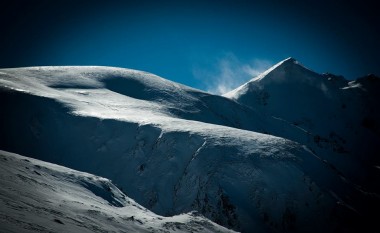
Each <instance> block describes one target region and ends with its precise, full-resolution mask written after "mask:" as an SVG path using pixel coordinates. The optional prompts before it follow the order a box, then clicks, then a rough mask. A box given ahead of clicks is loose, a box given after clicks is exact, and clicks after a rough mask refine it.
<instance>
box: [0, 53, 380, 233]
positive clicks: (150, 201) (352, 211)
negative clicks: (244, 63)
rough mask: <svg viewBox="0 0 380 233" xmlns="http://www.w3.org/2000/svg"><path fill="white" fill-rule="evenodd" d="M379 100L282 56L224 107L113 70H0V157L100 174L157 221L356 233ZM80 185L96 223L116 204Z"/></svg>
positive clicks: (370, 219) (368, 184)
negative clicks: (98, 207) (96, 212)
mask: <svg viewBox="0 0 380 233" xmlns="http://www.w3.org/2000/svg"><path fill="white" fill-rule="evenodd" d="M378 90H379V79H378V78H377V77H373V76H368V77H364V78H362V79H358V80H356V81H353V82H347V81H346V80H345V79H344V78H343V77H339V76H334V75H331V74H325V75H320V74H317V73H315V72H313V71H311V70H308V69H307V68H305V67H303V66H302V65H300V64H299V62H297V61H296V60H294V59H292V58H289V59H286V60H284V61H282V62H280V63H278V64H277V65H275V66H274V67H272V68H270V69H269V70H268V71H266V72H264V73H263V74H262V75H260V76H258V77H257V78H255V79H253V80H251V81H250V82H248V83H246V84H244V85H243V86H241V87H239V88H237V89H236V90H234V91H231V92H229V93H227V94H225V95H224V96H217V95H211V94H208V93H205V92H202V91H199V90H196V89H193V88H190V87H186V86H183V85H181V84H177V83H174V82H171V81H168V80H165V79H163V78H160V77H158V76H155V75H153V74H149V73H146V72H142V71H136V70H128V69H121V68H113V67H29V68H13V69H2V70H0V96H1V101H2V114H1V115H0V132H1V134H0V149H2V150H6V151H11V152H14V153H19V154H22V155H24V156H29V157H33V158H36V159H40V160H44V161H48V162H51V163H55V164H59V165H63V166H66V167H69V168H72V169H76V170H80V171H83V172H88V173H91V174H95V175H98V176H102V177H106V178H107V179H110V180H112V181H113V183H114V184H117V186H118V187H120V189H123V192H125V193H126V194H127V195H128V196H129V197H131V198H133V199H134V200H135V201H136V202H137V203H139V204H141V205H142V206H144V207H145V208H147V209H149V210H150V211H153V212H154V213H155V214H159V215H162V216H173V218H178V215H179V214H183V213H188V212H191V211H197V212H198V213H199V214H202V215H203V216H205V217H207V218H208V219H210V220H212V221H213V222H215V223H217V224H220V225H223V226H225V227H227V228H230V229H234V230H237V231H242V232H356V231H358V229H360V230H365V229H371V228H373V226H375V223H376V220H375V216H373V215H371V214H370V213H371V211H374V210H376V209H378V208H379V207H380V205H379V202H380V201H379V193H380V192H379V186H378V184H377V182H376V181H377V180H378V177H379V169H378V166H379V158H378V154H379V153H378V152H379V150H378V149H377V145H378V143H379V127H378V126H379V124H378V123H379V121H378V119H379V114H378V110H377V108H376V107H375V106H376V103H377V102H378V99H379V98H378V97H379V96H378V94H377V95H376V93H378ZM4 153H5V152H4ZM33 161H34V160H33ZM3 163H4V161H1V164H2V165H3ZM51 166H53V165H51ZM7 180H8V181H7ZM37 181H38V182H42V181H40V180H39V179H37ZM4 182H9V178H7V179H4ZM54 182H55V181H54ZM54 182H52V183H51V185H55V184H54ZM57 182H59V181H57ZM74 183H76V182H74ZM79 183H81V184H82V183H83V182H82V181H81V182H79ZM76 184H77V183H76ZM84 184H85V185H82V186H81V187H82V188H84V189H87V190H89V191H91V193H92V194H94V195H95V196H96V197H97V198H100V199H99V200H101V201H103V202H104V203H106V204H108V205H111V206H112V208H111V207H110V208H111V209H112V210H111V209H105V210H104V214H105V215H111V213H108V212H112V213H113V211H116V210H115V209H117V208H122V207H120V206H123V205H125V202H123V201H122V200H121V199H118V198H115V197H114V196H112V195H111V196H110V195H109V193H108V192H104V186H102V185H100V184H99V183H91V182H90V183H88V182H87V183H86V182H84ZM107 184H108V183H107ZM75 188H77V186H75ZM67 198H70V197H67ZM42 199H43V198H42ZM145 211H147V210H145ZM1 213H2V216H4V217H2V218H3V219H7V218H8V217H9V216H12V212H9V211H2V212H1ZM20 213H22V214H23V215H29V212H27V211H20ZM150 213H151V212H150ZM86 216H87V215H86ZM179 216H185V217H183V218H186V219H189V218H192V217H191V216H192V215H191V214H190V215H189V214H188V215H179ZM87 217H88V216H87ZM115 218H116V217H115ZM161 218H163V217H161ZM200 219H201V217H200ZM60 221H62V220H60ZM102 221H103V220H102ZM186 221H187V220H186ZM202 221H203V220H202ZM103 223H104V222H103ZM182 223H183V222H182ZM208 223H209V222H208ZM157 224H158V225H157ZM157 224H156V225H154V226H152V227H153V228H154V227H157V228H154V229H161V230H163V229H164V228H162V227H161V226H162V224H161V222H159V221H157ZM159 224H161V225H159ZM210 224H211V223H210ZM16 225H17V224H16ZM100 225H101V224H100ZM145 225H146V224H144V227H145ZM169 225H170V224H169ZM172 225H175V224H171V225H170V226H172ZM177 225H178V224H177ZM177 225H175V226H177ZM42 226H44V224H42ZM181 226H182V225H181ZM186 226H187V227H190V228H191V227H192V225H191V224H188V225H186ZM197 226H200V227H205V228H207V227H206V226H204V225H202V224H198V225H197ZM207 226H210V228H207V229H208V230H210V231H213V230H218V229H223V228H218V227H217V226H216V225H214V224H212V226H213V227H215V228H211V225H208V224H207ZM99 227H100V226H99ZM115 227H116V226H115ZM144 227H143V228H144ZM190 228H186V229H190ZM115 229H116V228H115ZM141 229H142V228H141ZM144 229H146V228H144ZM173 229H175V227H174V226H173ZM90 230H91V229H90ZM92 230H93V229H92ZM138 230H140V229H138ZM182 230H183V229H182ZM189 231H190V230H189Z"/></svg>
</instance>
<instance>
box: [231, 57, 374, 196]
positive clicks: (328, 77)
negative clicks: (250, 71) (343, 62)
mask: <svg viewBox="0 0 380 233" xmlns="http://www.w3.org/2000/svg"><path fill="white" fill-rule="evenodd" d="M379 90H380V79H379V78H377V77H375V76H373V75H369V76H366V77H363V78H360V79H358V80H355V81H351V82H348V81H347V80H345V79H344V78H343V77H341V76H335V75H332V74H317V73H315V72H313V71H311V70H309V69H307V68H306V67H304V66H303V65H301V64H300V63H299V62H298V61H296V60H295V59H293V58H288V59H285V60H284V61H281V62H279V63H278V64H276V65H275V66H273V67H272V68H270V69H268V70H267V71H266V72H264V73H263V74H261V75H259V76H258V77H256V78H254V79H252V80H251V81H249V82H247V83H246V84H244V85H242V86H240V87H238V88H237V89H235V90H233V91H231V92H229V93H226V94H225V95H224V96H225V97H228V98H230V99H232V100H235V101H237V102H239V103H241V104H243V105H245V106H248V107H250V108H252V109H255V110H256V111H258V112H260V113H262V114H265V115H267V116H268V117H273V118H275V119H278V120H279V121H282V122H284V124H288V125H290V126H293V130H288V131H283V130H282V131H281V130H279V129H280V127H277V128H268V129H267V131H268V132H269V133H270V134H272V135H277V136H281V137H284V138H287V139H290V140H293V141H296V142H299V143H301V144H304V145H307V146H308V148H310V149H311V150H312V151H314V153H316V154H317V155H318V156H320V157H321V158H323V159H325V160H327V161H329V162H330V163H331V164H332V165H333V166H334V167H335V168H336V169H338V170H339V171H340V172H342V173H343V174H344V175H345V177H346V178H349V179H350V180H352V181H353V182H355V183H358V184H361V185H363V186H365V189H367V190H371V191H373V192H377V193H379V192H380V187H379V185H378V182H377V181H378V180H379V178H380V174H379V171H378V168H377V166H378V165H379V164H380V157H379V154H380V150H379V149H378V145H379V143H380V130H379V129H380V110H379V108H378V104H379V102H380V95H379V93H380V92H379ZM296 132H298V133H296ZM302 132H303V133H302Z"/></svg>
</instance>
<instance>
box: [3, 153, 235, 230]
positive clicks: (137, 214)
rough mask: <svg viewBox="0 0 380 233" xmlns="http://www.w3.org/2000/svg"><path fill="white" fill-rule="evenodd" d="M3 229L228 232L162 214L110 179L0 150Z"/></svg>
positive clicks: (201, 220)
mask: <svg viewBox="0 0 380 233" xmlns="http://www.w3.org/2000/svg"><path fill="white" fill-rule="evenodd" d="M0 161H1V163H0V177H1V179H0V190H1V191H0V200H1V201H0V207H1V210H0V219H1V227H0V230H1V232H81V233H82V232H196V231H199V232H232V231H230V230H227V229H225V228H223V227H221V226H218V225H216V224H214V223H212V222H211V221H210V220H207V219H205V218H204V217H201V216H197V215H196V213H189V214H182V215H177V216H173V217H162V216H159V215H156V214H154V213H152V212H150V211H149V210H147V209H145V208H143V207H142V206H140V205H139V204H137V203H136V202H135V201H133V200H132V199H130V198H128V197H126V196H125V195H124V194H123V193H122V192H121V191H120V190H119V189H118V188H117V187H116V186H115V185H113V184H112V183H111V181H110V180H108V179H105V178H101V177H98V176H94V175H91V174H88V173H83V172H78V171H75V170H71V169H68V168H65V167H61V166H57V165H54V164H50V163H46V162H41V161H38V160H35V159H31V158H27V157H23V156H20V155H17V154H13V153H8V152H4V151H0Z"/></svg>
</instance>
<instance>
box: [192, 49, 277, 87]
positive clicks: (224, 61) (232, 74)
mask: <svg viewBox="0 0 380 233" xmlns="http://www.w3.org/2000/svg"><path fill="white" fill-rule="evenodd" d="M271 65H272V63H271V62H270V61H268V60H263V59H253V60H251V61H250V62H248V63H244V62H242V61H240V60H239V59H238V58H237V57H236V56H235V55H234V54H233V53H227V54H225V55H224V56H223V57H221V58H219V59H217V61H216V63H215V64H214V65H213V69H212V70H206V69H205V68H194V69H193V75H194V76H195V77H196V78H197V79H199V80H202V81H203V82H204V85H205V89H206V90H207V91H208V92H211V93H213V94H223V93H226V92H228V91H231V90H232V89H234V88H236V87H238V86H239V85H240V84H241V83H244V82H246V81H248V80H249V79H251V78H253V77H255V76H257V75H259V74H260V73H262V72H263V71H264V70H266V69H268V68H269V67H270V66H271Z"/></svg>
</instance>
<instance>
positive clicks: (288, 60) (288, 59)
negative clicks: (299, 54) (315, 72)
mask: <svg viewBox="0 0 380 233" xmlns="http://www.w3.org/2000/svg"><path fill="white" fill-rule="evenodd" d="M282 62H297V60H296V59H295V58H293V57H288V58H286V59H284V60H283V61H282Z"/></svg>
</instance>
